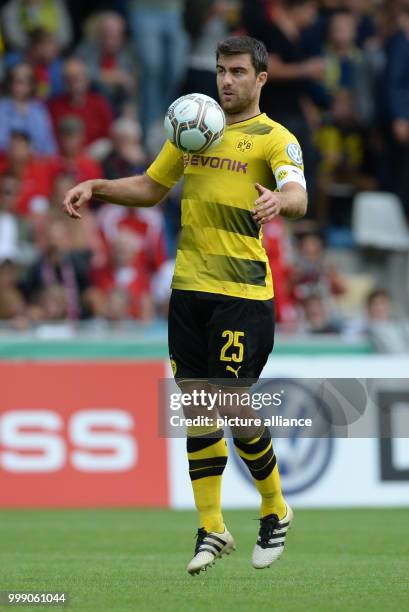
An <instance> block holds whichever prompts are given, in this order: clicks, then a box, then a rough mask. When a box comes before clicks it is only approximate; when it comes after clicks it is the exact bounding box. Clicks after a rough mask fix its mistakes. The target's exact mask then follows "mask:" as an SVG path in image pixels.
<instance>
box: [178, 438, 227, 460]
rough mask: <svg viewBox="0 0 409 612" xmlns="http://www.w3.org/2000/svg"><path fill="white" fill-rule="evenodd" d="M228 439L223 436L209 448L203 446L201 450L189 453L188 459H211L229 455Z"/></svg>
mask: <svg viewBox="0 0 409 612" xmlns="http://www.w3.org/2000/svg"><path fill="white" fill-rule="evenodd" d="M227 454H228V453H227V446H226V440H225V439H224V438H222V439H221V440H219V441H218V442H216V444H212V445H211V446H208V447H207V448H202V449H201V450H199V451H195V452H193V453H188V454H187V457H188V459H211V458H212V457H224V456H226V457H227Z"/></svg>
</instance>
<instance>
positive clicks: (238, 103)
mask: <svg viewBox="0 0 409 612" xmlns="http://www.w3.org/2000/svg"><path fill="white" fill-rule="evenodd" d="M219 100H220V106H221V107H222V109H223V110H224V112H225V113H226V114H228V115H238V114H240V113H243V112H245V111H246V109H247V108H249V107H251V106H252V105H253V104H254V100H255V98H254V96H250V95H244V96H243V95H242V96H238V95H237V94H233V95H232V96H231V97H225V95H224V94H223V92H220V91H219Z"/></svg>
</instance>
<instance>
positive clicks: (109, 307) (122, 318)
mask: <svg viewBox="0 0 409 612" xmlns="http://www.w3.org/2000/svg"><path fill="white" fill-rule="evenodd" d="M131 306H132V304H131V299H130V295H129V293H128V291H127V290H126V289H121V288H118V287H116V288H114V289H111V291H109V293H108V294H107V296H106V302H105V307H104V316H105V318H106V319H107V321H109V322H110V323H111V324H113V325H115V327H117V326H118V325H120V326H121V327H122V326H123V324H125V325H126V324H127V323H129V322H130V321H131V320H132V316H131Z"/></svg>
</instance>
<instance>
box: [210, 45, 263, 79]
mask: <svg viewBox="0 0 409 612" xmlns="http://www.w3.org/2000/svg"><path fill="white" fill-rule="evenodd" d="M245 53H246V54H248V55H250V57H251V63H252V64H253V66H254V69H255V71H256V74H259V73H260V72H266V71H267V65H268V53H267V49H266V47H265V45H264V43H262V42H261V41H260V40H257V39H256V38H251V37H250V36H231V37H230V38H226V40H223V41H222V42H220V43H219V44H218V45H217V50H216V59H219V57H220V55H241V54H245Z"/></svg>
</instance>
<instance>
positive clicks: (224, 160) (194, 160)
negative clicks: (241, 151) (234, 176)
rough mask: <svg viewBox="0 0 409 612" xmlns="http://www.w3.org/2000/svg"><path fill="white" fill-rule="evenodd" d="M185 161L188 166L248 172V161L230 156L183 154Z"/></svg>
mask: <svg viewBox="0 0 409 612" xmlns="http://www.w3.org/2000/svg"><path fill="white" fill-rule="evenodd" d="M183 163H184V166H185V168H187V166H189V165H190V166H199V167H201V168H211V169H212V170H228V171H230V172H242V173H243V174H247V168H248V165H249V164H248V162H246V163H245V164H243V162H241V161H239V160H237V159H229V158H228V157H216V156H214V157H208V156H205V155H197V154H195V155H190V154H189V153H185V154H184V155H183Z"/></svg>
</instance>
